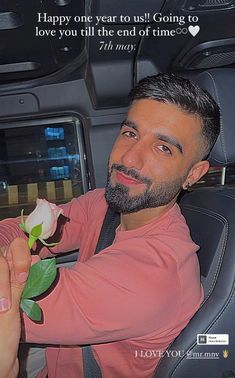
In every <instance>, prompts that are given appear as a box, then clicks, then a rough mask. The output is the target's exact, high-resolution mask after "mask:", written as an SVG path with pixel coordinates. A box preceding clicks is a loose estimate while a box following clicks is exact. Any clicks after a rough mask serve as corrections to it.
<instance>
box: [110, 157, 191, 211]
mask: <svg viewBox="0 0 235 378" xmlns="http://www.w3.org/2000/svg"><path fill="white" fill-rule="evenodd" d="M114 169H116V170H117V171H119V172H123V173H125V174H127V175H129V176H130V177H133V178H135V179H137V180H139V181H141V182H144V183H146V185H147V188H146V190H145V191H144V193H143V194H140V195H137V196H130V195H129V188H128V187H127V186H125V185H122V184H120V183H118V184H116V185H114V186H112V184H111V174H112V171H113V170H114ZM184 179H185V178H182V177H180V178H177V179H175V180H173V181H169V182H161V183H158V185H157V186H156V187H155V188H152V189H151V184H152V181H151V180H150V179H148V178H145V177H144V178H142V177H140V176H139V175H138V173H136V171H134V170H133V169H129V170H128V169H127V168H125V167H124V166H123V165H119V164H113V165H112V167H111V169H110V172H108V178H107V184H106V187H105V199H106V201H107V203H108V205H109V206H110V207H111V208H112V209H114V210H115V211H117V212H120V213H124V214H127V213H134V212H136V211H140V210H143V209H148V208H154V207H159V206H164V205H167V204H169V203H170V202H171V201H172V200H173V199H174V198H175V197H176V196H177V195H178V194H179V192H180V191H181V185H182V184H183V182H184Z"/></svg>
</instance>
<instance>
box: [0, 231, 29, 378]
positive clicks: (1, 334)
mask: <svg viewBox="0 0 235 378" xmlns="http://www.w3.org/2000/svg"><path fill="white" fill-rule="evenodd" d="M30 265H31V256H30V251H29V248H28V246H27V242H26V241H25V240H24V239H21V238H16V239H15V240H14V241H13V242H12V243H11V244H10V245H9V246H8V247H7V248H6V249H4V251H3V250H2V251H1V252H0V367H1V368H0V369H1V378H15V377H17V375H18V370H19V366H18V359H17V352H18V344H19V339H20V332H21V326H20V312H19V304H20V299H21V295H22V291H23V289H24V285H25V282H26V280H27V277H28V273H29V269H30Z"/></svg>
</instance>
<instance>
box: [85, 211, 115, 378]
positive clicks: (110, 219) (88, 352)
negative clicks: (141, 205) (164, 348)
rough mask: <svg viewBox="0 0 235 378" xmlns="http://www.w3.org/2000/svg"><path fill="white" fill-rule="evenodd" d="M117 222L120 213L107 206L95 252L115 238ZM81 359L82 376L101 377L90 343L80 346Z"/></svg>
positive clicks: (105, 246) (88, 377) (89, 377)
mask: <svg viewBox="0 0 235 378" xmlns="http://www.w3.org/2000/svg"><path fill="white" fill-rule="evenodd" d="M119 224H120V214H119V213H117V212H115V211H114V210H112V209H111V208H110V207H108V210H107V212H106V214H105V217H104V221H103V225H102V228H101V231H100V235H99V239H98V242H97V245H96V249H95V254H97V253H99V252H100V251H102V250H103V249H105V248H107V247H108V246H109V245H111V244H112V242H113V240H114V238H115V230H116V228H117V227H118V225H119ZM82 360H83V377H84V378H102V374H101V370H100V367H99V365H98V364H97V362H96V360H95V357H94V355H93V352H92V348H91V345H85V346H83V347H82Z"/></svg>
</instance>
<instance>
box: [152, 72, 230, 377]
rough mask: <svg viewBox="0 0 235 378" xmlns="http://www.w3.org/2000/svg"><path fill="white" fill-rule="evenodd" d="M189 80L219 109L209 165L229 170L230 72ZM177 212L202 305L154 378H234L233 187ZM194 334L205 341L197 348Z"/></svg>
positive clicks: (204, 194)
mask: <svg viewBox="0 0 235 378" xmlns="http://www.w3.org/2000/svg"><path fill="white" fill-rule="evenodd" d="M191 79H192V80H194V81H195V82H197V83H198V84H199V85H200V86H201V87H202V88H204V89H206V90H207V91H208V92H210V93H211V95H212V96H213V97H214V99H215V100H216V101H217V103H218V104H219V106H220V109H221V132H220V136H219V138H218V140H217V142H216V144H215V146H214V148H213V150H212V152H211V154H210V157H209V160H210V162H211V164H212V165H214V166H215V165H216V166H223V167H229V166H231V165H234V164H235V124H234V123H235V69H232V68H226V69H225V68H222V69H221V68H220V69H211V70H209V71H205V72H201V73H198V74H196V75H194V76H191ZM180 207H181V209H182V213H183V214H184V216H185V218H186V221H187V223H188V225H189V228H190V230H191V235H192V238H193V240H194V241H195V242H196V243H197V244H199V245H200V250H199V252H198V257H199V261H200V267H201V280H202V284H203V287H204V291H205V300H204V302H203V303H202V306H201V307H200V309H199V310H198V311H197V313H196V314H195V316H194V317H193V318H192V319H191V321H190V322H189V324H188V325H187V327H186V328H185V329H184V330H183V331H182V332H181V334H180V335H179V336H178V337H177V338H176V339H175V341H174V342H173V343H172V344H171V345H170V347H169V348H168V350H167V352H168V353H166V354H165V355H164V357H163V358H162V359H161V361H160V364H159V365H158V367H157V368H156V371H155V373H154V378H171V377H174V378H189V377H190V378H199V377H200V378H208V377H209V378H232V377H235V279H234V278H235V187H229V186H227V185H226V184H225V185H219V186H214V187H203V188H199V189H196V190H194V191H192V192H188V193H186V194H185V195H184V196H183V197H182V199H181V200H180ZM192 295H193V293H192ZM199 334H201V335H206V336H202V337H200V338H199V340H198V341H199V343H197V335H199ZM209 335H210V336H209ZM215 335H218V336H215ZM223 335H228V337H229V344H227V345H226V344H220V343H219V342H223V341H224V342H226V336H223ZM216 340H217V341H216ZM211 343H215V345H214V344H211Z"/></svg>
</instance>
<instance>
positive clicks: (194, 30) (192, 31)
mask: <svg viewBox="0 0 235 378" xmlns="http://www.w3.org/2000/svg"><path fill="white" fill-rule="evenodd" d="M188 31H189V33H190V34H192V36H193V37H195V36H196V35H197V34H198V33H199V31H200V26H198V25H195V26H193V25H190V26H189V27H188Z"/></svg>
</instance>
